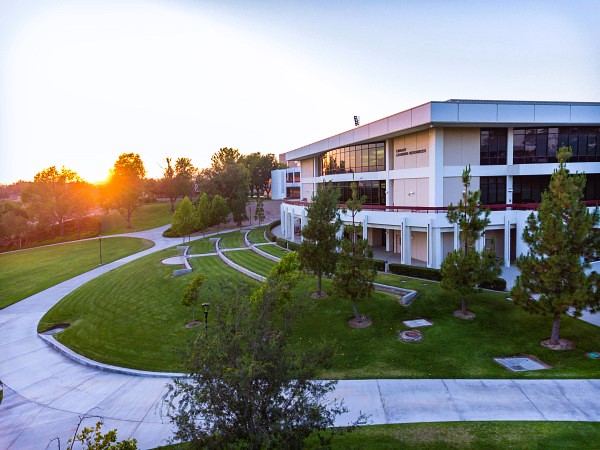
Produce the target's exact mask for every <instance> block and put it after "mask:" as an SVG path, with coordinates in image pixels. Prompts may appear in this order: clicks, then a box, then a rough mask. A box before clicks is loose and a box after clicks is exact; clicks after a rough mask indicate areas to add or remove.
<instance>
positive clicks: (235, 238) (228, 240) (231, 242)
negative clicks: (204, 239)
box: [217, 231, 246, 248]
mask: <svg viewBox="0 0 600 450" xmlns="http://www.w3.org/2000/svg"><path fill="white" fill-rule="evenodd" d="M244 233H245V232H241V231H231V232H230V233H221V234H219V235H218V236H217V237H220V238H221V241H219V246H220V247H221V248H242V247H246V244H245V243H244Z"/></svg>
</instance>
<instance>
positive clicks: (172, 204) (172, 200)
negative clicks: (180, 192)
mask: <svg viewBox="0 0 600 450" xmlns="http://www.w3.org/2000/svg"><path fill="white" fill-rule="evenodd" d="M175 200H176V199H174V198H169V201H170V202H171V212H175Z"/></svg>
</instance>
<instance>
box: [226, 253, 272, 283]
mask: <svg viewBox="0 0 600 450" xmlns="http://www.w3.org/2000/svg"><path fill="white" fill-rule="evenodd" d="M225 256H226V257H227V258H229V259H230V260H232V261H233V262H234V263H236V264H239V265H240V266H242V267H245V268H246V269H250V270H251V271H252V272H254V273H258V274H259V275H262V276H265V277H266V276H267V275H269V272H271V269H272V268H273V267H274V266H275V264H277V263H276V262H275V261H271V260H270V259H267V258H265V257H264V256H260V255H259V254H257V253H255V252H253V251H252V250H249V249H248V250H234V251H230V252H226V253H225Z"/></svg>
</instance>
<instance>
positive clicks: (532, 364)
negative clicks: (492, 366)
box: [494, 356, 550, 372]
mask: <svg viewBox="0 0 600 450" xmlns="http://www.w3.org/2000/svg"><path fill="white" fill-rule="evenodd" d="M494 361H496V362H497V363H498V364H501V365H503V366H504V367H506V368H507V369H508V370H511V371H513V372H527V371H529V370H544V369H549V368H550V366H548V365H547V364H544V363H543V362H541V361H539V360H537V359H534V358H529V357H526V356H514V357H510V358H494Z"/></svg>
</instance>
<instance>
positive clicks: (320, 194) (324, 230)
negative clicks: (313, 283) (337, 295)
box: [298, 182, 342, 298]
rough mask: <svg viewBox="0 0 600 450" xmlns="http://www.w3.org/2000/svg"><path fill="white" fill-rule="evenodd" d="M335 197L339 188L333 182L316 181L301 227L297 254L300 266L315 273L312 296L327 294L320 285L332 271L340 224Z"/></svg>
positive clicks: (337, 196) (337, 195)
mask: <svg viewBox="0 0 600 450" xmlns="http://www.w3.org/2000/svg"><path fill="white" fill-rule="evenodd" d="M339 199H340V191H339V189H335V188H334V187H333V183H331V182H330V183H328V184H319V185H318V187H317V193H316V195H313V197H312V202H311V204H310V205H308V206H307V207H306V216H307V219H308V222H307V224H306V226H305V227H304V228H303V229H302V237H303V238H304V239H303V241H302V243H301V244H300V248H299V249H298V256H299V258H300V265H301V267H302V269H303V270H306V271H308V272H312V273H314V274H315V275H316V276H317V292H315V293H313V295H312V296H313V297H315V298H323V297H326V296H327V294H326V293H325V292H323V287H322V279H323V275H325V276H329V275H331V274H332V273H333V272H335V266H336V263H337V256H338V255H337V247H338V244H339V240H338V238H337V232H338V230H339V228H340V226H341V225H342V221H341V220H340V214H339V211H338V208H339Z"/></svg>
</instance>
